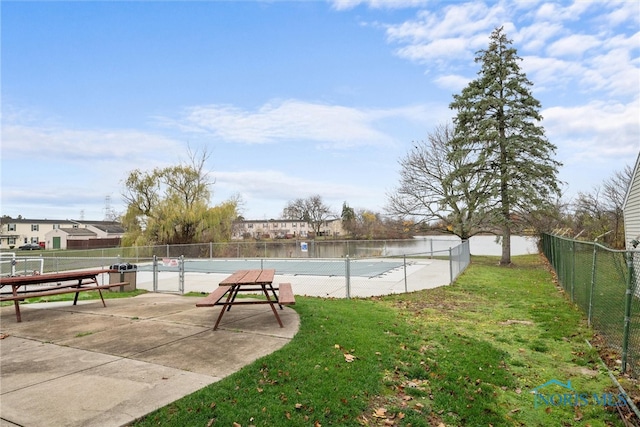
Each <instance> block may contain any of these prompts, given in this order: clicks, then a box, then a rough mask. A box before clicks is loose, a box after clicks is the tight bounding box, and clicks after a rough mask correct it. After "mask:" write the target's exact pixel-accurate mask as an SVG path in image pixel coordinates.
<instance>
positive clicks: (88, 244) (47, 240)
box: [0, 218, 124, 250]
mask: <svg viewBox="0 0 640 427" xmlns="http://www.w3.org/2000/svg"><path fill="white" fill-rule="evenodd" d="M123 235H124V228H123V227H122V225H120V224H119V223H117V222H113V221H74V220H68V219H67V220H51V219H23V218H20V219H6V218H2V220H1V222H0V250H3V249H4V250H8V249H17V248H18V247H19V246H22V245H24V244H26V243H35V244H38V245H40V247H42V248H43V249H91V248H100V247H102V248H104V247H114V246H119V245H120V240H121V239H122V236H123Z"/></svg>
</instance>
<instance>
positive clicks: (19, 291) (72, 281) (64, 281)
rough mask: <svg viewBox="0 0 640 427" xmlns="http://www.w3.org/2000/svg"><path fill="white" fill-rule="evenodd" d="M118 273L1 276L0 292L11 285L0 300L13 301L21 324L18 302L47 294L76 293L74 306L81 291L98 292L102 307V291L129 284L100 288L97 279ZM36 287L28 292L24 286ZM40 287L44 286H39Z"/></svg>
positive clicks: (107, 271) (104, 271) (90, 272)
mask: <svg viewBox="0 0 640 427" xmlns="http://www.w3.org/2000/svg"><path fill="white" fill-rule="evenodd" d="M117 272H118V271H117V270H107V269H93V270H82V271H65V272H62V273H46V274H35V275H30V276H11V277H0V290H1V289H2V288H4V287H5V286H11V293H8V292H4V293H3V292H0V301H13V304H14V306H15V310H16V319H17V321H18V322H22V316H21V315H20V301H24V300H25V299H27V298H35V297H43V296H49V295H59V294H70V293H75V294H76V295H75V297H74V298H73V305H76V304H77V302H78V295H79V294H80V292H84V291H98V292H99V294H100V299H101V300H102V305H103V306H104V307H106V306H107V304H105V302H104V298H103V297H102V289H108V288H112V287H116V286H126V285H128V284H129V283H128V282H119V283H110V284H107V285H101V284H100V283H98V276H99V275H101V274H103V273H117ZM30 285H34V286H37V287H36V288H35V289H33V288H32V289H29V288H27V286H30ZM40 286H43V287H40Z"/></svg>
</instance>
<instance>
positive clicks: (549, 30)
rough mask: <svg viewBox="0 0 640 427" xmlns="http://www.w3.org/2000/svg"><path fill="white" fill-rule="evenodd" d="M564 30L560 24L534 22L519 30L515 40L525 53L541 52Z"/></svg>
mask: <svg viewBox="0 0 640 427" xmlns="http://www.w3.org/2000/svg"><path fill="white" fill-rule="evenodd" d="M562 30H563V27H562V25H560V24H558V23H551V22H534V23H532V24H531V25H527V26H524V27H522V28H521V29H519V30H517V31H516V33H515V34H514V37H513V40H514V43H516V44H518V45H521V46H522V49H523V51H530V52H539V51H540V50H542V49H543V48H544V47H545V46H547V45H548V44H549V40H550V39H552V38H553V37H555V36H556V35H558V34H560V33H561V32H562Z"/></svg>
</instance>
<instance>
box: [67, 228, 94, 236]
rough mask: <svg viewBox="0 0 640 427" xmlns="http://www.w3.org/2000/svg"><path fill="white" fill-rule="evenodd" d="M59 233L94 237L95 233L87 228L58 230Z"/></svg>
mask: <svg viewBox="0 0 640 427" xmlns="http://www.w3.org/2000/svg"><path fill="white" fill-rule="evenodd" d="M60 231H63V232H65V233H67V234H68V235H69V236H96V233H95V231H91V230H89V229H88V228H60Z"/></svg>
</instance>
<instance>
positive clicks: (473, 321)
mask: <svg viewBox="0 0 640 427" xmlns="http://www.w3.org/2000/svg"><path fill="white" fill-rule="evenodd" d="M513 261H514V266H513V267H499V266H497V262H498V258H492V257H474V258H473V259H472V265H471V266H470V267H469V268H468V269H467V271H466V272H465V273H464V274H463V275H462V276H460V277H459V278H458V280H457V281H456V283H455V284H454V285H451V286H446V287H442V288H438V289H432V290H427V291H419V292H414V293H410V294H402V295H394V296H388V297H382V298H369V299H351V300H345V299H325V298H311V297H302V296H296V305H295V306H293V308H295V310H296V311H297V312H298V313H299V315H300V319H301V325H300V331H299V332H298V334H297V335H296V336H295V337H294V338H293V340H292V341H291V342H290V343H289V344H287V345H286V346H285V347H283V348H282V349H280V350H278V351H276V352H274V353H272V354H270V355H268V356H266V357H263V358H261V359H259V360H257V361H256V362H254V363H252V364H250V365H248V366H246V367H244V368H243V369H241V370H240V371H238V372H236V373H234V374H232V375H230V376H228V377H226V378H224V379H223V380H221V381H219V382H217V383H215V384H212V385H210V386H208V387H205V388H203V389H201V390H199V391H197V392H195V393H193V394H191V395H189V396H186V397H184V398H182V399H180V400H178V401H176V402H174V403H172V404H170V405H168V406H166V407H164V408H161V409H159V410H158V411H155V412H153V413H151V414H149V415H148V416H146V417H145V418H144V419H142V420H139V421H138V422H137V423H135V425H136V426H152V425H153V426H158V425H160V426H180V427H182V426H245V427H246V426H314V427H316V426H317V427H320V426H329V425H333V426H360V425H370V426H382V425H386V426H391V425H395V426H571V425H578V426H593V427H596V426H623V425H624V423H623V422H622V421H621V419H620V417H619V415H618V413H617V412H616V410H615V409H614V408H612V407H605V406H604V405H603V404H602V401H603V397H605V396H607V397H609V399H608V403H610V404H611V403H615V402H616V400H615V398H616V397H617V395H618V390H617V389H615V388H614V387H613V384H612V382H611V380H610V378H609V377H608V375H607V373H606V371H605V370H604V369H603V367H602V365H601V363H600V360H599V358H598V353H597V351H596V350H595V349H593V348H591V347H590V346H589V345H588V344H587V343H586V340H587V339H591V338H592V336H593V333H592V331H591V330H590V329H588V328H587V326H586V322H585V320H584V315H583V314H582V312H581V311H579V310H578V309H577V308H576V307H575V306H573V305H572V304H570V303H569V302H568V301H567V299H566V298H565V296H564V295H563V293H562V292H561V291H560V290H559V289H558V288H557V287H556V286H555V284H554V282H553V279H552V275H551V273H550V272H549V271H548V270H547V268H546V266H545V264H544V263H543V260H542V258H541V257H539V256H538V255H531V256H523V257H514V258H513ZM185 357H188V355H185ZM212 363H215V362H213V361H212ZM551 380H556V381H558V382H561V383H564V384H567V382H568V381H570V382H571V384H570V385H571V387H572V388H573V390H574V392H571V391H568V390H567V389H565V388H563V387H561V386H559V385H557V384H555V385H547V386H545V387H542V388H540V392H541V393H542V394H541V395H538V397H536V395H535V394H533V391H534V389H535V388H537V387H539V386H542V385H543V384H546V383H547V382H549V381H551ZM624 386H625V388H627V387H635V389H634V390H633V391H636V392H637V386H636V385H634V384H633V383H631V382H625V383H624ZM627 391H629V392H631V391H632V390H630V389H629V388H627ZM576 393H577V394H578V395H579V396H582V399H577V398H576ZM593 395H596V396H598V399H600V400H595V398H594V397H593ZM540 396H542V397H545V398H546V399H551V400H550V401H551V402H553V403H551V404H550V403H545V402H546V401H545V400H544V399H541V398H540ZM554 396H555V397H554ZM571 399H574V400H573V401H572V400H571ZM576 399H577V400H576ZM576 401H577V402H578V403H579V404H580V406H573V405H572V403H573V402H576ZM564 402H569V403H568V404H564Z"/></svg>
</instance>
